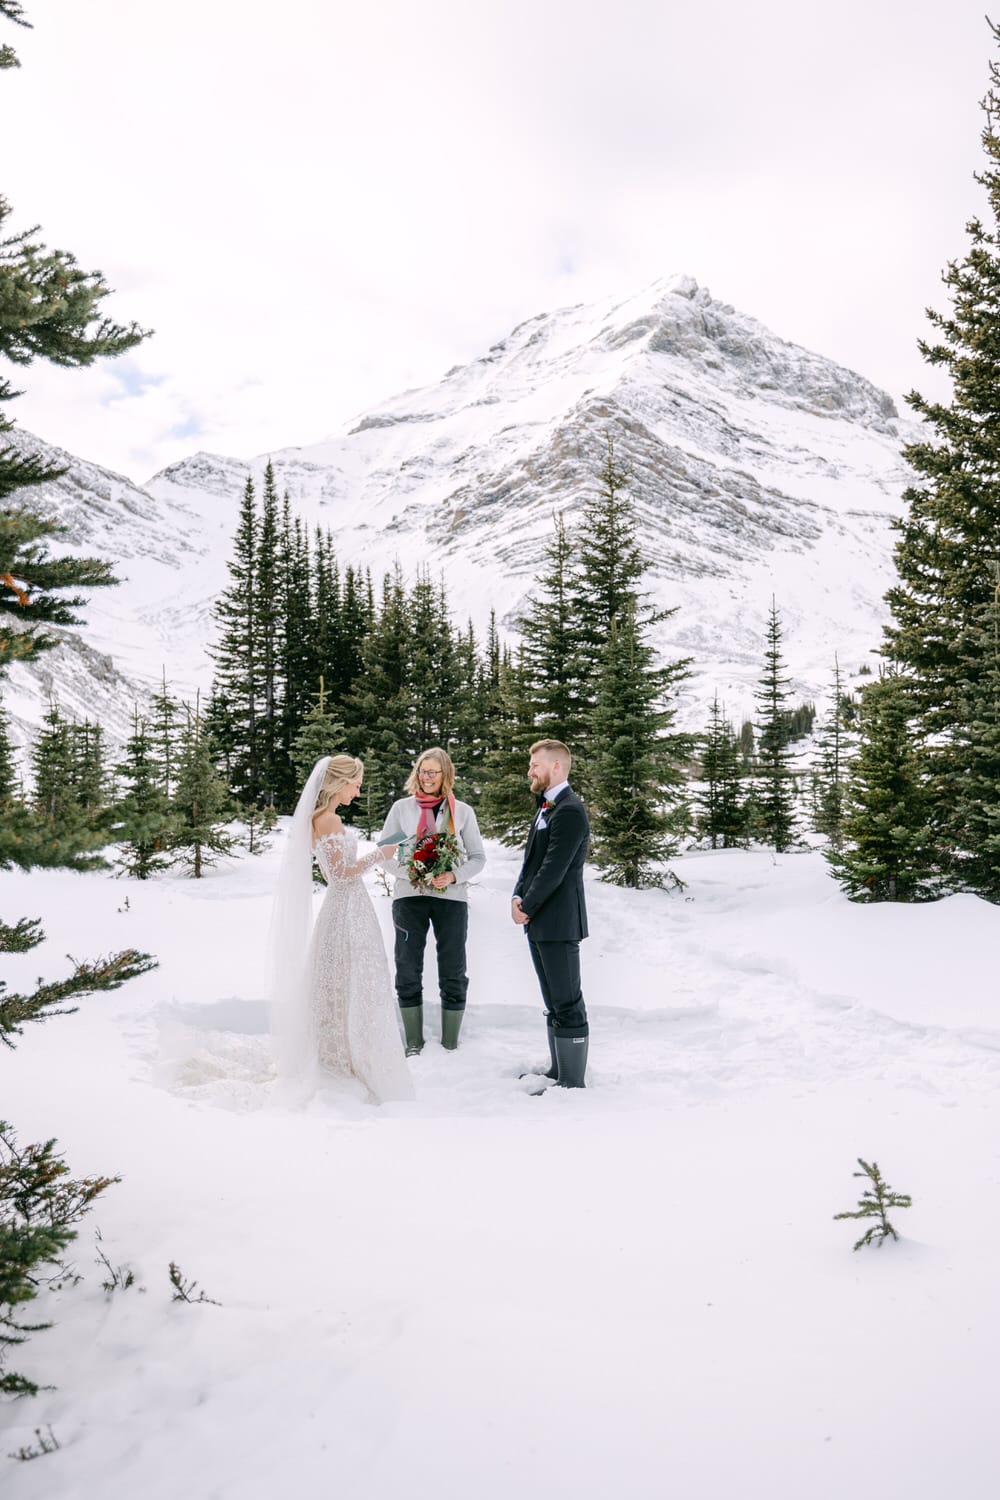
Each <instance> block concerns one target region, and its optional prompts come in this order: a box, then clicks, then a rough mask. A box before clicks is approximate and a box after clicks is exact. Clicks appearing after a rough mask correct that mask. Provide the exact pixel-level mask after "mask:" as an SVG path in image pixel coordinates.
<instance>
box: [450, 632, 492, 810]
mask: <svg viewBox="0 0 1000 1500" xmlns="http://www.w3.org/2000/svg"><path fill="white" fill-rule="evenodd" d="M454 669H455V690H454V695H453V699H452V708H451V718H450V735H451V745H450V747H449V749H450V753H451V756H452V759H453V760H454V762H455V774H456V779H457V780H458V782H459V783H460V784H461V787H462V793H461V795H462V798H463V800H464V801H465V802H468V803H470V804H471V806H473V807H475V806H477V805H478V801H479V791H480V781H481V771H482V763H483V760H484V758H485V756H486V753H487V751H488V750H489V748H490V742H489V721H490V717H491V712H492V706H491V704H490V703H489V668H488V666H487V664H486V663H485V662H484V661H483V660H482V658H481V656H480V652H479V647H478V644H477V642H476V632H475V630H474V629H473V625H472V621H471V620H470V621H469V623H468V625H467V626H466V628H465V630H463V631H460V632H458V633H457V634H455V635H454Z"/></svg>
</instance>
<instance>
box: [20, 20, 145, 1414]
mask: <svg viewBox="0 0 1000 1500" xmlns="http://www.w3.org/2000/svg"><path fill="white" fill-rule="evenodd" d="M0 18H2V19H5V20H8V21H14V22H16V23H17V24H20V25H27V24H28V23H27V22H26V20H25V19H24V15H23V9H22V6H21V4H20V0H0ZM16 65H17V58H16V55H15V54H14V52H13V49H12V48H10V47H9V46H8V45H7V44H3V45H2V46H0V68H9V67H13V66H16ZM9 213H10V209H9V206H8V204H7V202H6V200H4V199H3V198H0V229H2V226H3V224H4V222H5V221H6V219H7V218H8V216H9ZM37 236H38V232H37V230H35V229H32V230H28V231H26V232H24V233H21V234H15V235H13V236H9V237H7V238H0V359H3V360H6V361H7V362H8V363H9V364H15V365H29V364H31V363H32V362H33V361H34V360H35V359H43V360H47V361H48V362H50V363H52V364H57V365H61V366H63V367H74V366H76V367H80V366H86V365H90V364H93V363H94V361H95V360H97V359H100V358H102V357H105V356H110V355H115V354H120V353H123V352H124V351H125V350H126V349H130V348H132V347H133V346H134V345H135V344H137V343H138V342H139V341H140V340H141V339H142V338H143V337H145V335H144V333H143V331H142V330H141V329H140V328H138V327H137V326H136V325H135V324H134V323H133V324H130V325H128V326H121V325H118V324H116V323H114V322H112V321H111V319H110V318H108V317H106V316H105V314H104V311H103V308H102V306H101V304H102V302H103V299H104V298H105V297H106V296H107V294H108V287H107V285H106V284H105V282H104V279H103V277H102V276H101V275H100V273H99V272H85V271H81V270H80V268H79V267H78V266H77V264H76V261H75V260H74V258H73V256H72V255H69V254H68V253H67V252H66V251H62V250H56V251H50V250H48V249H47V248H46V246H45V245H44V244H42V243H41V241H40V240H39V239H38V237H37ZM16 394H17V393H16V391H15V390H14V389H13V387H12V386H11V384H10V381H9V380H8V379H7V378H6V377H5V376H0V403H4V402H8V401H10V400H12V399H13V397H14V396H15V395H16ZM11 426H12V423H11V421H10V419H9V418H8V417H7V416H5V415H4V414H3V413H2V409H0V433H3V432H5V431H9V430H10V428H11ZM61 472H62V470H60V469H58V468H56V467H51V466H48V465H46V464H44V463H42V462H40V461H39V460H38V459H36V458H33V457H30V456H29V457H27V458H25V457H24V456H22V455H21V454H20V452H19V451H18V450H17V449H16V448H14V447H13V445H12V444H4V443H2V442H0V614H2V615H3V616H4V619H3V621H2V624H3V627H4V628H2V629H0V674H2V673H3V672H4V671H5V670H6V668H7V667H8V666H9V664H10V663H11V662H12V661H16V660H25V659H27V658H29V657H31V656H35V655H37V654H38V652H39V651H41V650H44V649H45V647H46V646H48V645H51V644H53V641H52V638H51V637H46V636H45V635H44V633H43V631H42V628H41V627H42V626H44V625H45V624H47V623H55V624H63V625H65V624H69V623H71V622H72V621H73V620H74V619H75V615H74V611H75V610H76V609H77V608H78V607H79V605H80V602H81V601H80V599H79V598H78V597H76V596H74V595H72V594H68V593H67V591H68V590H72V589H77V588H81V587H87V588H90V587H94V586H103V585H107V584H110V583H112V582H114V579H113V576H112V573H111V569H110V567H109V566H108V565H107V564H106V563H103V562H99V561H95V560H94V559H92V558H70V557H62V558H53V557H52V556H51V555H50V554H49V552H48V548H47V545H46V541H47V538H49V537H52V536H53V535H56V534H58V533H59V531H60V528H59V527H58V526H56V525H55V524H54V523H53V522H50V521H47V520H44V519H42V518H41V517H40V516H38V515H37V514H36V513H35V512H33V511H32V510H31V509H30V507H29V505H28V502H27V497H26V496H25V495H24V494H23V491H24V490H26V489H30V488H31V487H33V486H35V485H38V484H43V483H44V482H45V481H46V480H48V479H53V478H55V477H57V475H58V474H59V473H61ZM15 496H16V503H12V501H13V499H14V497H15ZM6 822H7V820H6V819H5V824H6ZM61 832H62V831H60V835H61ZM72 853H73V851H71V850H67V848H66V842H65V840H64V839H63V838H62V837H61V836H59V837H50V836H49V835H48V833H47V831H46V832H45V833H43V837H42V838H41V839H39V840H38V841H36V842H35V843H34V844H33V846H32V847H30V848H29V847H26V846H25V844H24V843H21V844H19V845H17V846H16V847H15V846H14V841H13V840H12V839H9V838H6V837H5V838H4V839H3V840H0V864H4V865H5V864H7V863H17V864H19V865H20V866H21V867H22V868H28V867H30V866H31V864H33V863H35V864H43V865H45V864H50V865H51V864H60V863H65V862H66V858H65V856H67V854H68V855H70V856H72ZM40 941H41V933H40V932H39V929H38V924H37V922H35V921H33V920H31V919H28V918H22V919H21V920H19V921H17V922H14V923H7V922H0V953H23V952H26V951H28V950H29V949H31V948H33V947H34V946H35V945H36V944H37V943H38V942H40ZM150 964H151V960H150V959H149V958H148V956H147V955H145V954H141V953H137V952H135V951H134V950H129V951H128V952H125V953H119V954H115V955H113V956H112V957H111V958H109V959H108V960H106V961H104V962H100V963H97V964H92V965H87V964H82V965H78V966H77V969H76V972H75V974H74V975H73V976H72V977H71V978H70V979H69V980H66V981H62V986H61V992H60V986H58V985H52V984H49V985H39V986H38V987H37V988H36V990H35V991H34V992H32V993H30V994H27V995H9V994H7V993H6V991H5V989H4V986H3V983H2V981H0V1041H3V1042H5V1043H6V1044H7V1045H8V1046H12V1045H13V1042H12V1038H13V1037H14V1036H16V1035H18V1034H19V1032H20V1029H21V1027H22V1025H23V1024H24V1023H25V1022H27V1021H32V1020H41V1019H44V1018H45V1016H47V1015H51V1014H55V1013H57V1011H56V1009H55V1007H57V1006H58V1005H59V1003H60V1002H61V1000H63V999H65V998H67V996H68V995H69V994H78V995H80V994H84V993H87V992H88V991H90V990H95V989H110V988H113V987H114V986H116V985H118V984H122V983H124V982H125V981H126V980H127V979H129V978H131V977H133V976H134V975H136V974H140V973H142V972H143V971H144V970H145V969H146V968H148V967H150ZM54 1146H55V1143H54V1142H53V1141H47V1142H45V1143H44V1144H41V1145H34V1146H27V1147H19V1146H18V1145H17V1143H16V1140H15V1137H14V1135H13V1132H12V1131H11V1130H10V1128H9V1126H7V1125H6V1124H0V1184H2V1187H0V1390H2V1391H3V1392H4V1393H6V1394H13V1395H22V1394H27V1393H31V1392H34V1391H36V1390H37V1386H36V1385H35V1384H34V1383H33V1382H32V1381H31V1380H29V1379H28V1378H27V1377H25V1376H23V1375H19V1374H17V1373H16V1372H14V1371H11V1370H9V1369H6V1368H3V1367H2V1366H3V1364H4V1362H5V1356H6V1354H7V1352H8V1351H9V1350H10V1348H12V1347H14V1346H16V1345H18V1344H20V1343H23V1341H24V1338H25V1337H26V1336H27V1334H28V1333H29V1332H32V1331H35V1330H36V1329H37V1328H38V1327H39V1326H44V1325H39V1324H37V1323H23V1322H20V1321H19V1319H20V1318H21V1317H22V1315H23V1311H24V1308H25V1306H26V1304H27V1303H28V1302H30V1301H31V1299H32V1298H34V1297H35V1296H36V1295H37V1292H38V1290H39V1287H40V1285H41V1284H42V1280H43V1275H44V1268H45V1267H46V1266H51V1265H52V1263H53V1262H55V1261H57V1260H58V1258H59V1256H60V1255H61V1254H62V1252H63V1251H64V1250H65V1247H66V1245H67V1244H68V1243H69V1242H70V1240H71V1239H72V1238H73V1235H74V1233H75V1230H74V1228H73V1226H74V1224H75V1222H76V1221H77V1220H78V1219H79V1217H80V1215H81V1214H82V1213H84V1212H85V1211H86V1209H87V1208H88V1207H89V1205H90V1203H91V1202H92V1201H93V1198H94V1197H95V1196H96V1195H97V1194H98V1193H99V1192H101V1191H102V1190H103V1188H104V1187H106V1186H107V1185H108V1182H109V1180H110V1179H107V1178H89V1179H86V1180H85V1181H83V1182H73V1181H72V1180H69V1179H68V1178H67V1169H66V1168H65V1164H64V1163H62V1162H61V1160H60V1159H59V1158H57V1157H56V1156H55V1153H54Z"/></svg>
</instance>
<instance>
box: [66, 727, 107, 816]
mask: <svg viewBox="0 0 1000 1500" xmlns="http://www.w3.org/2000/svg"><path fill="white" fill-rule="evenodd" d="M70 743H71V752H72V753H71V775H72V787H73V796H74V800H75V802H76V805H77V806H78V807H79V808H80V810H81V811H82V812H85V813H87V814H88V817H89V820H90V823H91V825H92V826H93V827H95V828H97V826H98V824H99V821H100V815H101V814H102V813H103V812H104V810H105V809H106V807H107V805H108V802H109V793H110V787H109V784H108V783H109V775H108V768H107V764H106V760H105V751H104V730H103V729H102V728H101V726H100V724H92V723H91V722H90V720H89V719H84V721H83V723H82V724H73V725H71V727H70Z"/></svg>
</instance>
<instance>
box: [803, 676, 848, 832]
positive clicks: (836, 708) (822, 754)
mask: <svg viewBox="0 0 1000 1500" xmlns="http://www.w3.org/2000/svg"><path fill="white" fill-rule="evenodd" d="M848 702H849V699H848V698H847V695H846V694H845V692H844V679H843V676H842V674H841V671H840V661H839V659H838V658H837V656H836V655H835V656H834V659H833V686H832V688H831V690H830V711H829V713H828V714H827V717H826V720H825V722H824V724H823V726H822V728H821V729H820V732H819V738H818V749H819V753H818V755H817V757H816V763H815V767H814V770H813V827H814V828H815V830H816V832H817V833H825V834H826V836H827V838H828V839H829V840H830V844H831V846H832V847H833V848H834V849H839V848H840V843H841V833H842V826H843V821H844V795H845V791H846V787H847V762H848V757H849V750H850V745H851V740H852V736H851V734H850V731H849V729H848V726H847V720H846V715H845V708H846V705H847V704H848Z"/></svg>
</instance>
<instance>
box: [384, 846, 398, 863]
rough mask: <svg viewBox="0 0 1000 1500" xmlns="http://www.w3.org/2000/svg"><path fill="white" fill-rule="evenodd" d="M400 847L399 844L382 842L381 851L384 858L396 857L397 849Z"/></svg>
mask: <svg viewBox="0 0 1000 1500" xmlns="http://www.w3.org/2000/svg"><path fill="white" fill-rule="evenodd" d="M398 848H399V845H398V844H382V845H380V852H381V855H382V858H383V859H384V860H390V859H395V858H396V851H397V850H398Z"/></svg>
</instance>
